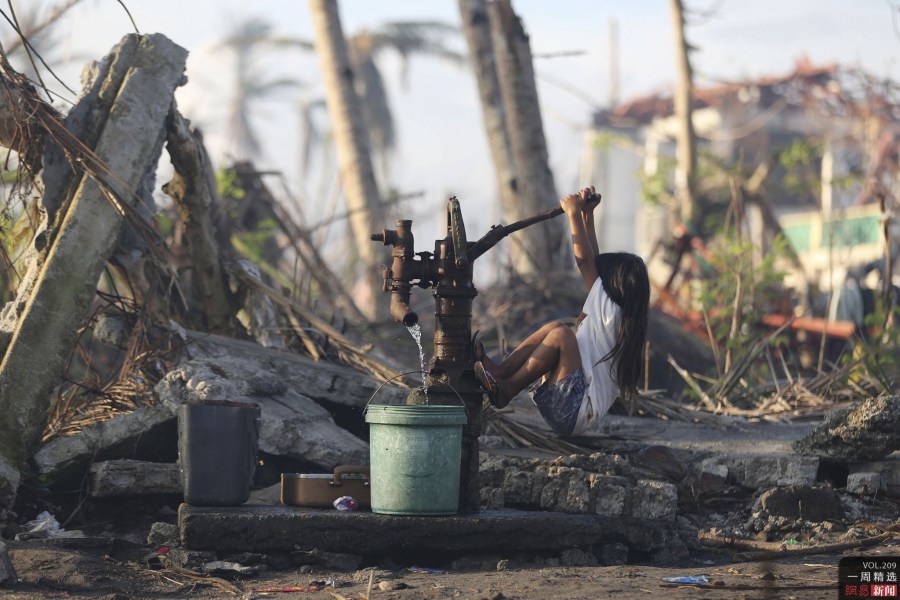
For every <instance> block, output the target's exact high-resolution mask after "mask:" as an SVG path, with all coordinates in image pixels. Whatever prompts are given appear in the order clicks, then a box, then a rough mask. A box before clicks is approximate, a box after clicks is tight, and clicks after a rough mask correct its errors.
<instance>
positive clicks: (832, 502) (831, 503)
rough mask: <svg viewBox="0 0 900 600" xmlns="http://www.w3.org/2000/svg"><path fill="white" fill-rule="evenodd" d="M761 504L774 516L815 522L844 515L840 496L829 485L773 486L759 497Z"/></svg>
mask: <svg viewBox="0 0 900 600" xmlns="http://www.w3.org/2000/svg"><path fill="white" fill-rule="evenodd" d="M759 506H760V508H762V510H764V511H766V512H767V513H768V514H769V515H771V516H773V517H784V518H786V519H803V520H805V521H811V522H814V523H818V522H821V521H826V520H828V519H840V518H841V517H843V516H844V507H843V505H842V504H841V499H840V497H839V496H838V495H837V492H835V491H834V490H833V489H831V488H829V487H810V486H806V485H791V486H786V487H777V488H773V489H770V490H767V491H765V492H764V493H763V494H762V496H760V497H759Z"/></svg>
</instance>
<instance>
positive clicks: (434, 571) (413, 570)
mask: <svg viewBox="0 0 900 600" xmlns="http://www.w3.org/2000/svg"><path fill="white" fill-rule="evenodd" d="M406 570H407V571H409V572H410V573H431V574H440V573H446V572H447V571H444V570H442V569H429V568H428V567H409V568H408V569H406Z"/></svg>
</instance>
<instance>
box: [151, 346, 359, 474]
mask: <svg viewBox="0 0 900 600" xmlns="http://www.w3.org/2000/svg"><path fill="white" fill-rule="evenodd" d="M155 390H156V392H157V394H158V396H159V398H160V400H161V401H162V402H163V403H164V404H166V405H167V406H170V407H171V409H172V410H175V409H176V407H177V406H178V405H179V404H181V403H182V402H185V401H188V400H193V401H198V400H199V401H203V400H229V401H233V402H249V403H253V404H257V405H258V406H259V407H260V411H261V414H260V423H259V425H260V427H259V449H260V450H261V451H263V452H267V453H269V454H273V455H275V456H285V457H289V458H295V459H300V460H304V461H307V462H311V463H314V464H316V465H318V466H320V467H323V468H326V469H333V468H334V467H336V466H338V465H342V464H367V463H368V457H369V448H368V444H366V443H365V442H364V441H362V440H361V439H359V438H358V437H356V436H354V435H353V434H352V433H350V432H349V431H347V430H346V429H343V428H341V427H338V426H337V425H336V424H335V422H334V420H333V419H332V418H331V414H330V413H329V412H328V411H327V410H325V409H324V408H322V407H321V406H319V405H318V404H316V403H315V402H314V401H313V400H312V399H311V398H309V397H308V396H305V395H303V394H300V393H299V392H297V391H295V390H293V389H288V387H287V384H285V383H284V381H283V380H281V379H280V378H279V377H278V376H277V375H275V374H273V373H271V372H269V371H267V370H266V369H264V368H262V366H261V365H260V364H259V363H255V362H252V361H248V360H238V359H235V358H233V357H221V358H216V359H208V358H199V359H194V360H191V361H188V362H185V363H182V364H181V365H179V366H178V367H177V368H175V369H173V370H172V371H170V372H169V373H168V374H167V375H166V376H165V377H164V378H163V379H162V380H161V381H160V382H159V383H158V384H157V385H156V388H155Z"/></svg>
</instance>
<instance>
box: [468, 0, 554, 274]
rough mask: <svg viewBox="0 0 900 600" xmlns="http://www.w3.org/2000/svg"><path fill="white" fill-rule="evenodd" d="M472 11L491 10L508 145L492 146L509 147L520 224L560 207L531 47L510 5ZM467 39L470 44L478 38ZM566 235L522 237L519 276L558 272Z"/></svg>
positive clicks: (532, 230) (548, 229)
mask: <svg viewBox="0 0 900 600" xmlns="http://www.w3.org/2000/svg"><path fill="white" fill-rule="evenodd" d="M479 4H480V7H479V6H478V5H479ZM473 5H475V8H479V9H480V10H482V11H485V10H486V12H487V15H488V19H487V22H488V23H489V26H490V44H491V48H492V51H493V54H494V66H495V70H496V78H497V84H498V88H499V93H500V102H501V103H502V113H503V123H504V129H505V132H506V139H505V140H500V141H496V142H493V143H496V144H498V145H501V144H507V143H508V145H509V155H510V158H511V162H512V165H513V167H514V169H515V178H514V179H513V182H514V183H513V184H512V185H513V191H514V198H515V201H514V202H512V201H510V202H509V206H506V205H504V211H505V212H506V217H507V218H509V219H512V220H519V219H522V218H525V217H529V216H531V215H533V214H535V213H538V212H541V211H543V210H545V209H547V208H552V207H553V206H554V205H555V204H556V201H557V195H556V186H555V183H554V181H553V172H552V171H551V170H550V165H549V161H548V156H547V143H546V139H545V138H544V127H543V122H542V118H541V110H540V105H539V103H538V96H537V86H536V84H535V78H534V66H533V62H532V56H531V46H530V43H529V40H528V35H527V33H526V32H525V28H524V26H523V24H522V20H521V19H520V18H519V17H518V15H516V13H515V12H514V11H513V7H512V3H511V0H492V1H491V2H489V3H487V5H486V6H485V5H484V3H478V2H474V3H473ZM461 8H462V9H463V17H464V22H466V24H467V26H469V27H471V26H472V25H473V23H474V24H475V25H476V26H479V25H478V24H479V21H480V22H481V25H480V27H484V26H485V25H484V23H483V17H482V18H481V19H475V20H474V21H473V18H472V16H471V15H469V17H468V18H466V16H467V15H466V9H467V8H472V7H467V6H462V7H461ZM480 35H484V34H483V33H482V34H480ZM467 37H468V39H469V40H470V43H471V41H472V40H473V35H469V36H467ZM476 50H478V48H475V47H470V51H471V52H474V51H476ZM484 79H485V77H482V78H481V79H479V85H482V84H483V80H484ZM485 96H487V94H485V91H484V90H483V91H482V99H483V100H484V98H485ZM489 99H490V100H491V101H493V96H489ZM498 132H499V127H495V128H494V129H493V130H490V129H489V132H488V133H489V135H498ZM502 172H503V171H502V170H501V173H502ZM507 181H508V176H505V177H504V178H503V179H501V184H502V185H508V184H507V183H506V182H507ZM507 193H508V192H507ZM507 211H509V212H507ZM563 230H564V227H563V222H562V221H560V220H551V221H546V222H544V223H541V224H538V225H533V226H531V227H529V228H528V229H527V230H525V231H523V232H521V233H519V234H517V235H518V237H517V238H516V239H514V240H513V242H514V243H513V244H512V245H511V251H510V257H511V258H512V266H513V269H514V270H515V272H516V273H517V274H519V275H525V276H534V275H537V274H540V273H546V272H548V271H551V270H554V269H556V268H558V267H559V266H560V264H561V262H562V260H561V259H562V257H563V256H565V254H564V250H563V245H562V240H563V232H564V231H563Z"/></svg>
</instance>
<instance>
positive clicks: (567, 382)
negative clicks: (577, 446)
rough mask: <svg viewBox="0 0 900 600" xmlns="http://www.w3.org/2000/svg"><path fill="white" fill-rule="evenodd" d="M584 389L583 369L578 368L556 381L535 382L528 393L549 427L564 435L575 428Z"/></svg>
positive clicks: (569, 433)
mask: <svg viewBox="0 0 900 600" xmlns="http://www.w3.org/2000/svg"><path fill="white" fill-rule="evenodd" d="M584 390H585V387H584V370H583V369H581V368H579V369H578V370H577V371H574V372H572V373H569V374H568V375H566V376H565V377H563V378H562V379H561V380H559V381H557V382H556V383H550V382H549V381H545V382H544V383H541V384H538V383H537V382H535V383H534V384H533V385H532V386H531V388H530V389H529V390H528V393H529V394H530V395H531V399H532V400H533V401H534V403H535V404H536V405H537V407H538V410H539V411H540V412H541V416H542V417H544V420H545V421H547V424H548V425H549V426H550V428H551V429H553V431H555V432H556V433H557V435H559V436H562V437H565V436H568V435H571V434H572V432H573V431H574V430H575V422H576V421H577V420H578V411H579V410H581V403H582V401H583V400H584Z"/></svg>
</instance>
